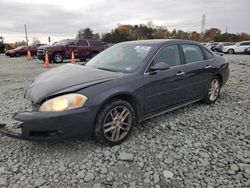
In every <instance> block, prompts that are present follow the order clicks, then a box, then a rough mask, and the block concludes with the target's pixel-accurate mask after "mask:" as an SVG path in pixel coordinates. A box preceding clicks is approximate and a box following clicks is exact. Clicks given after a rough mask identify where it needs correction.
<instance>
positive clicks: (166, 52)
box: [154, 45, 181, 67]
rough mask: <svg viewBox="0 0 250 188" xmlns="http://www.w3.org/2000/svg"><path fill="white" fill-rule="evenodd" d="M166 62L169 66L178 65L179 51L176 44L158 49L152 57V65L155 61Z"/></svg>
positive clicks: (179, 61)
mask: <svg viewBox="0 0 250 188" xmlns="http://www.w3.org/2000/svg"><path fill="white" fill-rule="evenodd" d="M160 62H163V63H167V64H168V65H169V66H170V67H173V66H176V65H180V64H181V60H180V53H179V48H178V46H177V45H171V46H166V47H164V48H163V49H161V50H160V52H159V53H158V54H157V55H156V57H155V59H154V65H155V64H157V63H160Z"/></svg>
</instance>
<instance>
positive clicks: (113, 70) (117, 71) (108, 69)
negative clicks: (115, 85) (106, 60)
mask: <svg viewBox="0 0 250 188" xmlns="http://www.w3.org/2000/svg"><path fill="white" fill-rule="evenodd" d="M97 69H101V70H105V71H110V72H118V71H115V70H110V69H107V68H97Z"/></svg>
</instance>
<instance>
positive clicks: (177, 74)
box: [176, 72, 186, 76]
mask: <svg viewBox="0 0 250 188" xmlns="http://www.w3.org/2000/svg"><path fill="white" fill-rule="evenodd" d="M185 74H186V73H185V72H177V73H176V76H183V75H185Z"/></svg>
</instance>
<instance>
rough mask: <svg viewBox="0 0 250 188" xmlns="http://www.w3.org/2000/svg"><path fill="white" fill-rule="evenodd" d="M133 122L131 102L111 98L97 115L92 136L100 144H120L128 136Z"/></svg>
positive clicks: (133, 115) (133, 113) (133, 114)
mask: <svg viewBox="0 0 250 188" xmlns="http://www.w3.org/2000/svg"><path fill="white" fill-rule="evenodd" d="M135 123H136V121H135V112H134V109H133V107H132V106H131V104H130V103H128V102H126V101H124V100H120V99H117V100H112V101H111V102H109V103H107V104H106V105H105V106H104V107H103V108H102V110H101V111H100V112H99V114H98V116H97V120H96V125H95V129H94V137H95V139H96V141H97V142H99V143H101V144H108V145H117V144H120V143H122V142H123V141H124V140H125V139H126V138H127V137H128V136H129V134H130V132H131V131H132V128H133V126H134V125H135Z"/></svg>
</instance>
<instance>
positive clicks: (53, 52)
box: [37, 39, 105, 63]
mask: <svg viewBox="0 0 250 188" xmlns="http://www.w3.org/2000/svg"><path fill="white" fill-rule="evenodd" d="M104 49H105V47H104V45H103V44H102V42H101V41H98V40H92V39H66V40H61V41H59V42H56V43H55V44H53V45H52V46H41V47H39V48H38V50H37V57H38V59H40V60H43V61H44V59H45V52H47V54H48V57H49V60H50V62H54V63H62V62H63V60H65V59H71V54H72V52H74V55H75V58H76V59H80V60H82V61H84V60H86V59H87V58H92V57H94V56H95V55H96V54H98V53H99V52H101V51H103V50H104Z"/></svg>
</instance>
